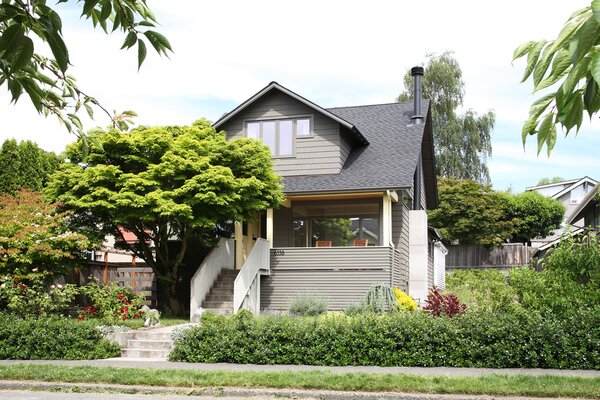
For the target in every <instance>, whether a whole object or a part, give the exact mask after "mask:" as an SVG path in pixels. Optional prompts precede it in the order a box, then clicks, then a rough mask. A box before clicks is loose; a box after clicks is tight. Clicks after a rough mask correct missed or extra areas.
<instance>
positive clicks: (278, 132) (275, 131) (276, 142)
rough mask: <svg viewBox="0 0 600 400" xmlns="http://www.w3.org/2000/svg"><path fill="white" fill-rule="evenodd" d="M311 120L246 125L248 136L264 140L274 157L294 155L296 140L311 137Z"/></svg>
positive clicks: (261, 122)
mask: <svg viewBox="0 0 600 400" xmlns="http://www.w3.org/2000/svg"><path fill="white" fill-rule="evenodd" d="M310 133H311V130H310V118H296V119H278V120H266V121H252V122H247V123H246V136H247V137H249V138H253V139H257V140H262V141H263V143H264V144H266V145H267V146H269V148H270V149H271V154H272V155H273V157H289V156H293V155H294V147H295V146H294V138H296V137H307V136H310Z"/></svg>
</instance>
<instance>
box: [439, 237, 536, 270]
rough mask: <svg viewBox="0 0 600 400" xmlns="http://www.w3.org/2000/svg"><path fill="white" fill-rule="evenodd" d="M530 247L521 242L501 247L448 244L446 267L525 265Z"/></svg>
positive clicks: (508, 266) (527, 261) (528, 258)
mask: <svg viewBox="0 0 600 400" xmlns="http://www.w3.org/2000/svg"><path fill="white" fill-rule="evenodd" d="M530 251H531V248H530V247H529V246H527V244H522V243H505V244H503V245H502V247H494V248H491V249H489V248H486V247H484V246H477V245H464V246H448V255H447V256H446V269H461V268H511V267H516V266H519V265H527V264H529V260H530Z"/></svg>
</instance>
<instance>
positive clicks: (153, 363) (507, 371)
mask: <svg viewBox="0 0 600 400" xmlns="http://www.w3.org/2000/svg"><path fill="white" fill-rule="evenodd" d="M16 364H40V365H67V366H90V367H115V368H140V369H148V368H150V369H181V370H198V371H239V372H242V371H269V372H282V371H328V372H334V373H367V374H406V375H417V376H485V375H494V374H496V375H529V376H542V375H552V376H571V377H580V378H600V371H597V370H558V369H541V368H534V369H520V368H504V369H493V368H446V367H435V368H426V367H372V366H345V367H324V366H313V365H254V364H223V363H217V364H200V363H183V362H170V361H165V360H152V359H146V358H144V359H132V358H110V359H106V360H89V361H88V360H85V361H43V360H23V361H14V360H0V365H16Z"/></svg>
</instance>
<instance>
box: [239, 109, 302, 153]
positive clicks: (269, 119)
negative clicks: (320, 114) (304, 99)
mask: <svg viewBox="0 0 600 400" xmlns="http://www.w3.org/2000/svg"><path fill="white" fill-rule="evenodd" d="M299 119H308V120H309V134H308V135H302V136H298V135H297V134H296V133H297V122H296V121H297V120H299ZM279 121H292V154H285V155H279V154H272V155H271V158H295V157H296V139H307V138H312V137H314V118H313V115H312V114H308V115H307V114H302V115H290V116H285V117H283V116H278V117H265V118H256V119H254V118H253V119H247V120H244V121H243V123H244V137H248V124H250V123H257V122H258V123H259V124H260V125H259V134H258V135H259V140H260V141H262V139H263V122H276V124H275V148H276V149H277V150H278V151H279V140H280V134H279Z"/></svg>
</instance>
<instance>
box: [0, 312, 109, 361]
mask: <svg viewBox="0 0 600 400" xmlns="http://www.w3.org/2000/svg"><path fill="white" fill-rule="evenodd" d="M120 354H121V349H120V348H119V346H118V345H117V344H114V343H111V342H109V341H108V340H105V339H103V338H102V335H101V334H100V332H99V331H98V329H96V327H95V326H94V325H92V324H88V323H77V322H75V321H70V320H67V319H64V318H58V317H44V318H40V319H35V318H24V319H20V318H16V317H14V316H11V315H5V314H0V359H2V360H91V359H97V358H109V357H118V356H119V355H120Z"/></svg>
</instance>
